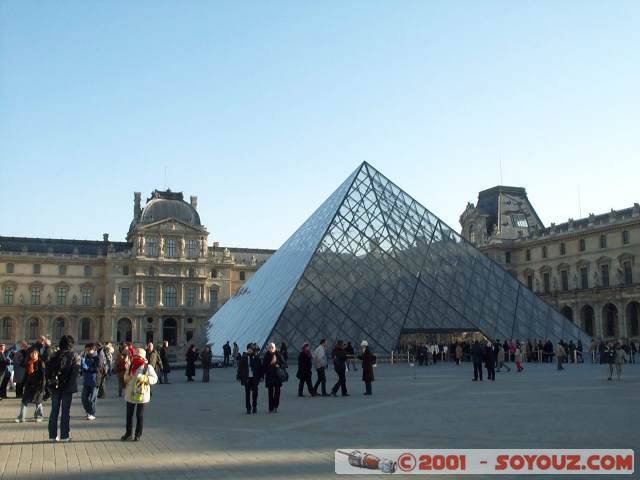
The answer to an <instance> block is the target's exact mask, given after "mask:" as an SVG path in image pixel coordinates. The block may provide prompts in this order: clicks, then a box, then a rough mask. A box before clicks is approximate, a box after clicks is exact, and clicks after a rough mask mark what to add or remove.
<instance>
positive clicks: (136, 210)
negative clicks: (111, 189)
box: [133, 192, 142, 220]
mask: <svg viewBox="0 0 640 480" xmlns="http://www.w3.org/2000/svg"><path fill="white" fill-rule="evenodd" d="M141 201H142V194H141V193H140V192H133V219H134V220H138V217H139V216H140V211H141V210H142V209H141V208H140V202H141Z"/></svg>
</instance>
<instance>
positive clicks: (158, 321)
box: [153, 317, 162, 346]
mask: <svg viewBox="0 0 640 480" xmlns="http://www.w3.org/2000/svg"><path fill="white" fill-rule="evenodd" d="M153 325H154V328H153V339H154V340H155V341H156V342H158V346H160V345H161V343H162V318H161V317H158V318H154V319H153Z"/></svg>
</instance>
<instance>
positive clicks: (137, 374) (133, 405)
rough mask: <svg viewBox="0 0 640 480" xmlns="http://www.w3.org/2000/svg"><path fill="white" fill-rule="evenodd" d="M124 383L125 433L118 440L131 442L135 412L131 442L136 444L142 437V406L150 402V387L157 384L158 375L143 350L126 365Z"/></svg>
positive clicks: (137, 351) (137, 350)
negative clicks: (134, 428)
mask: <svg viewBox="0 0 640 480" xmlns="http://www.w3.org/2000/svg"><path fill="white" fill-rule="evenodd" d="M126 367H127V368H126V372H125V374H124V382H125V384H126V390H125V400H126V402H127V424H126V431H125V433H124V435H123V436H122V437H120V440H122V441H123V442H125V441H127V440H131V431H132V429H133V412H134V410H135V412H136V430H135V436H134V437H133V441H134V442H137V441H138V440H140V438H141V437H142V428H143V425H144V406H145V405H146V404H147V403H149V402H150V401H151V385H155V384H156V383H157V382H158V375H157V374H156V371H155V370H154V369H153V367H152V366H151V365H149V363H147V352H146V351H145V349H144V348H138V349H136V351H135V355H134V357H133V359H132V360H131V362H127V364H126Z"/></svg>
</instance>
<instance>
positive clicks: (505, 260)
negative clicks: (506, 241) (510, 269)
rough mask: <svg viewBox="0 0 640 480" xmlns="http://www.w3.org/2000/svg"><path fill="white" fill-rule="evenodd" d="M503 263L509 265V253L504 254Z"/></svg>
mask: <svg viewBox="0 0 640 480" xmlns="http://www.w3.org/2000/svg"><path fill="white" fill-rule="evenodd" d="M504 262H505V263H507V264H509V263H511V252H504Z"/></svg>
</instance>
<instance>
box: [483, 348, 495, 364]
mask: <svg viewBox="0 0 640 480" xmlns="http://www.w3.org/2000/svg"><path fill="white" fill-rule="evenodd" d="M484 363H485V365H486V366H487V368H488V367H491V366H495V364H496V354H495V351H494V350H493V348H491V347H489V346H487V347H484Z"/></svg>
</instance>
